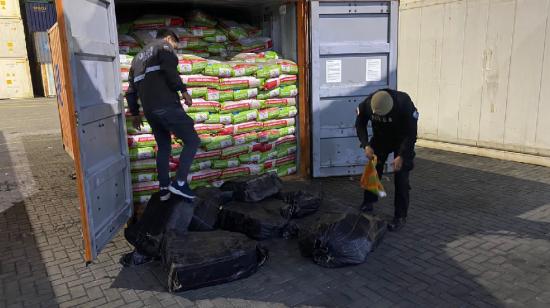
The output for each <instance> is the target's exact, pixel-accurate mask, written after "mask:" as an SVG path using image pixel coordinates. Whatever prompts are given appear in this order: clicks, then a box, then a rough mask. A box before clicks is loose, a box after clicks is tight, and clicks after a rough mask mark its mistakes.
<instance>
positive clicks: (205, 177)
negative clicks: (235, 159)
mask: <svg viewBox="0 0 550 308" xmlns="http://www.w3.org/2000/svg"><path fill="white" fill-rule="evenodd" d="M221 174H222V172H221V170H213V169H204V170H201V171H198V172H193V173H190V174H189V175H188V176H187V181H188V182H190V183H192V182H201V181H211V180H216V179H218V178H219V177H220V176H221Z"/></svg>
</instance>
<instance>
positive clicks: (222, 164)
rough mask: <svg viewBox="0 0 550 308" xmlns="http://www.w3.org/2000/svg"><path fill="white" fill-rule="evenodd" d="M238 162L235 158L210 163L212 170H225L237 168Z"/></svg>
mask: <svg viewBox="0 0 550 308" xmlns="http://www.w3.org/2000/svg"><path fill="white" fill-rule="evenodd" d="M239 165H240V162H239V160H238V159H236V158H232V159H225V160H215V161H213V162H212V169H226V168H233V167H238V166H239Z"/></svg>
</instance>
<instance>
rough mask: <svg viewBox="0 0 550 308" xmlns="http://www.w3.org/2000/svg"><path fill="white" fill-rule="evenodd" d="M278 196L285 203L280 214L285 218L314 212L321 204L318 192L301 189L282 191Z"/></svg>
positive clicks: (303, 215) (299, 216)
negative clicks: (313, 192)
mask: <svg viewBox="0 0 550 308" xmlns="http://www.w3.org/2000/svg"><path fill="white" fill-rule="evenodd" d="M278 197H279V199H281V200H283V201H284V202H285V203H286V204H287V206H285V207H284V208H283V209H282V210H281V215H282V216H283V217H285V218H302V217H305V216H308V215H311V214H313V213H315V212H316V211H317V210H318V209H319V207H320V206H321V196H320V194H312V193H309V192H307V191H303V190H298V191H291V192H282V193H280V194H279V196H278Z"/></svg>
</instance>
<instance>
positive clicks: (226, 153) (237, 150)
mask: <svg viewBox="0 0 550 308" xmlns="http://www.w3.org/2000/svg"><path fill="white" fill-rule="evenodd" d="M250 150H251V148H250V146H249V145H246V144H243V145H236V146H232V147H229V148H225V149H222V156H221V158H222V159H228V158H233V157H239V156H240V155H243V154H247V153H248V152H250Z"/></svg>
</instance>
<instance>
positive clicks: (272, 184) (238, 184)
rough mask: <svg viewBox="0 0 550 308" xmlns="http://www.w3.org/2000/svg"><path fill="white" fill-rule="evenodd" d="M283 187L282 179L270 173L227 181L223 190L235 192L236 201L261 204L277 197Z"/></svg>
mask: <svg viewBox="0 0 550 308" xmlns="http://www.w3.org/2000/svg"><path fill="white" fill-rule="evenodd" d="M282 187H283V182H282V181H281V179H280V178H279V177H278V176H277V174H275V173H272V172H270V173H266V174H263V175H259V176H256V175H254V176H248V177H243V178H238V179H235V180H231V181H227V182H226V183H224V184H223V185H222V187H221V190H223V191H231V192H233V199H234V200H235V201H243V202H259V201H262V200H264V199H266V198H269V197H272V196H275V195H277V194H278V193H279V192H280V191H281V188H282Z"/></svg>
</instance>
